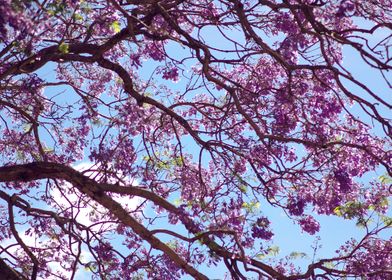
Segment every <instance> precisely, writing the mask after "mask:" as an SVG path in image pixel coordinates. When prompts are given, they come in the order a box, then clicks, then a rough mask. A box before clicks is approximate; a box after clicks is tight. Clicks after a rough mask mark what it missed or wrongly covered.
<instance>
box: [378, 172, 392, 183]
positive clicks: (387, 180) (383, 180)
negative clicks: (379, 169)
mask: <svg viewBox="0 0 392 280" xmlns="http://www.w3.org/2000/svg"><path fill="white" fill-rule="evenodd" d="M378 179H379V180H380V182H381V183H383V184H392V177H390V176H388V175H387V174H385V175H381V176H380V177H378Z"/></svg>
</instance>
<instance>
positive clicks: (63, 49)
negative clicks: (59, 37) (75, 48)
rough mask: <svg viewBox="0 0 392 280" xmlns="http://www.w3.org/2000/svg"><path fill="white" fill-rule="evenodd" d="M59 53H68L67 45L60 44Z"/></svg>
mask: <svg viewBox="0 0 392 280" xmlns="http://www.w3.org/2000/svg"><path fill="white" fill-rule="evenodd" d="M59 51H60V52H61V53H62V54H67V53H69V45H68V44H67V43H64V42H62V43H61V44H60V45H59Z"/></svg>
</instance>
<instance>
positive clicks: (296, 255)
mask: <svg viewBox="0 0 392 280" xmlns="http://www.w3.org/2000/svg"><path fill="white" fill-rule="evenodd" d="M307 256H308V255H307V254H306V253H304V252H292V253H291V254H290V258H291V259H303V258H306V257H307Z"/></svg>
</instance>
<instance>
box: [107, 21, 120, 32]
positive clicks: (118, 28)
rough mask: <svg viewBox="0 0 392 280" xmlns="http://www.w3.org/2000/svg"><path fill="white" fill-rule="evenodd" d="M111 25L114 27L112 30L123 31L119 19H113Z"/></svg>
mask: <svg viewBox="0 0 392 280" xmlns="http://www.w3.org/2000/svg"><path fill="white" fill-rule="evenodd" d="M110 27H111V28H112V30H113V31H114V32H115V33H118V32H120V31H121V26H120V23H119V22H118V21H117V20H115V21H113V22H112V24H111V25H110Z"/></svg>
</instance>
